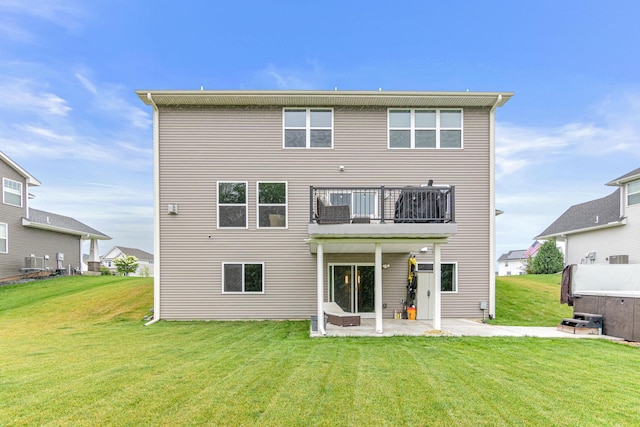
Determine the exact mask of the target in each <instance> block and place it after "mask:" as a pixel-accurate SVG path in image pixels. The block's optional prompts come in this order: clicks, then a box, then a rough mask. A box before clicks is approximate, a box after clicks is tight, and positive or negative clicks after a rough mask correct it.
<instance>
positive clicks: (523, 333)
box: [310, 318, 621, 341]
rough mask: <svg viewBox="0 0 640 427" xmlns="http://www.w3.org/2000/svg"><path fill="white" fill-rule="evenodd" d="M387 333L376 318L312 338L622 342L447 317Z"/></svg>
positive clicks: (402, 323) (393, 324)
mask: <svg viewBox="0 0 640 427" xmlns="http://www.w3.org/2000/svg"><path fill="white" fill-rule="evenodd" d="M382 324H383V332H381V333H380V332H376V330H375V319H373V318H364V319H362V321H361V324H360V326H349V327H342V326H336V325H332V324H330V323H329V324H327V325H326V335H323V334H322V333H320V332H317V331H316V332H314V331H311V332H310V334H311V337H392V336H434V337H437V336H448V337H463V336H477V337H539V338H591V339H593V338H601V339H608V340H614V341H615V340H621V339H620V338H615V337H611V336H607V335H587V334H570V333H567V332H562V331H558V330H557V329H556V328H555V327H541V326H502V325H489V324H487V323H482V322H481V321H477V320H472V319H453V318H444V319H442V320H441V328H440V329H435V328H434V326H433V321H431V320H405V319H402V320H399V319H383V320H382Z"/></svg>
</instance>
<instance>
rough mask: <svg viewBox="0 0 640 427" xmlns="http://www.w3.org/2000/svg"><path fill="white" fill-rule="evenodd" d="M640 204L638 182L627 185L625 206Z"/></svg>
mask: <svg viewBox="0 0 640 427" xmlns="http://www.w3.org/2000/svg"><path fill="white" fill-rule="evenodd" d="M638 203H640V180H638V181H633V182H630V183H628V184H627V205H629V206H631V205H636V204H638Z"/></svg>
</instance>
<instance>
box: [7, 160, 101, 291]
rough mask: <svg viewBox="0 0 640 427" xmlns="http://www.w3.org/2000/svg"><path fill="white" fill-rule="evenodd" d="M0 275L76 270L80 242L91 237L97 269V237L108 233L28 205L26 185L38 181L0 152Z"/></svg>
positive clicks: (30, 185) (29, 185)
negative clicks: (0, 182)
mask: <svg viewBox="0 0 640 427" xmlns="http://www.w3.org/2000/svg"><path fill="white" fill-rule="evenodd" d="M0 176H1V177H2V201H1V203H0V279H3V278H9V277H19V276H20V275H23V274H27V273H32V272H44V273H46V272H48V271H51V272H53V271H55V270H64V271H69V270H74V271H80V270H81V266H82V262H81V253H82V242H83V241H86V240H90V241H91V251H92V257H93V258H95V260H94V262H97V264H95V263H94V264H92V265H93V266H94V267H96V269H97V270H98V271H99V261H98V258H97V248H98V241H99V240H110V239H111V237H109V236H107V235H106V234H104V233H101V232H100V231H98V230H96V229H95V228H92V227H89V226H88V225H86V224H83V223H82V222H80V221H78V220H76V219H74V218H70V217H68V216H64V215H58V214H55V213H51V212H45V211H41V210H38V209H33V208H30V207H29V199H30V198H32V197H33V196H32V195H31V194H29V188H30V187H34V186H38V185H40V182H39V181H38V180H37V179H35V178H34V177H33V176H32V175H31V174H29V173H28V172H27V171H25V170H24V169H23V168H21V167H20V166H19V165H18V164H17V163H15V162H14V161H13V160H11V159H10V158H9V157H8V156H7V155H5V154H4V153H2V152H0Z"/></svg>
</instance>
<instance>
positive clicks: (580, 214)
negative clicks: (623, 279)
mask: <svg viewBox="0 0 640 427" xmlns="http://www.w3.org/2000/svg"><path fill="white" fill-rule="evenodd" d="M607 185H609V186H613V187H618V188H617V189H616V190H615V191H614V192H613V193H611V194H610V195H608V196H606V197H603V198H600V199H596V200H592V201H590V202H586V203H580V204H577V205H574V206H571V207H570V208H569V209H567V211H566V212H565V213H563V214H562V215H561V216H560V217H559V218H558V219H556V220H555V221H554V222H553V223H552V224H551V225H549V227H547V228H546V230H544V231H543V232H542V233H540V235H538V236H536V239H544V240H549V239H556V241H557V242H559V243H563V244H564V247H565V262H566V263H567V264H607V263H627V262H628V263H631V264H638V263H640V168H638V169H635V170H633V171H631V172H629V173H627V174H624V175H622V176H621V177H619V178H616V179H614V180H612V181H611V182H608V183H607Z"/></svg>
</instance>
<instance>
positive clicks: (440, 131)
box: [389, 109, 462, 148]
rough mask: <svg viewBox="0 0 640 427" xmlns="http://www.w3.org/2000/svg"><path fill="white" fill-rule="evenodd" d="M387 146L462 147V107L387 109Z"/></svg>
mask: <svg viewBox="0 0 640 427" xmlns="http://www.w3.org/2000/svg"><path fill="white" fill-rule="evenodd" d="M389 148H462V110H442V109H431V110H428V109H398V110H389Z"/></svg>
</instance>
